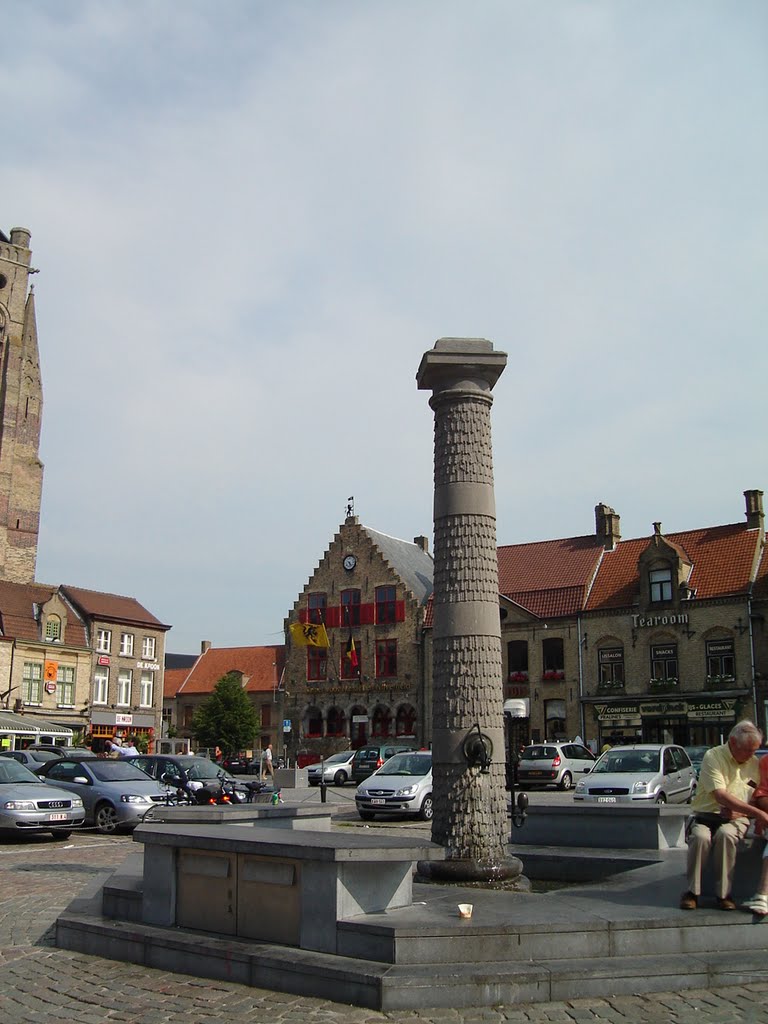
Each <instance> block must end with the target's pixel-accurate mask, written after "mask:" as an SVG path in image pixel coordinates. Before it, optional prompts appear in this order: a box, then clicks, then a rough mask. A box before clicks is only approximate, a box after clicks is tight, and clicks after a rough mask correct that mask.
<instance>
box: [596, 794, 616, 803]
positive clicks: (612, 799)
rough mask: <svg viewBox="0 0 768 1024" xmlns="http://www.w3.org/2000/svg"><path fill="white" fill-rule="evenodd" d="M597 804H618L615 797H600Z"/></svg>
mask: <svg viewBox="0 0 768 1024" xmlns="http://www.w3.org/2000/svg"><path fill="white" fill-rule="evenodd" d="M597 802H598V803H599V804H615V803H616V797H615V796H599V797H598V798H597Z"/></svg>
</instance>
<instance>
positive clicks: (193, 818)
mask: <svg viewBox="0 0 768 1024" xmlns="http://www.w3.org/2000/svg"><path fill="white" fill-rule="evenodd" d="M152 822H160V823H166V824H174V823H175V824H179V825H196V824H200V825H214V824H216V825H257V824H258V825H263V826H268V827H270V828H289V829H297V828H300V829H311V830H312V831H315V832H330V831H331V810H330V808H328V809H326V808H324V807H317V806H312V807H295V806H293V807H291V806H288V805H286V804H273V803H272V796H271V794H270V793H260V794H258V795H257V797H256V799H255V800H254V802H253V803H250V804H230V805H227V804H181V805H179V806H176V807H165V806H163V805H159V806H158V807H156V808H155V809H154V815H153V818H152Z"/></svg>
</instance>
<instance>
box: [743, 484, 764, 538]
mask: <svg viewBox="0 0 768 1024" xmlns="http://www.w3.org/2000/svg"><path fill="white" fill-rule="evenodd" d="M744 500H745V501H746V503H747V511H746V513H745V514H746V517H747V529H748V530H762V529H763V520H764V519H765V513H764V512H763V492H762V491H744Z"/></svg>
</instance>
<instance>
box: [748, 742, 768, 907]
mask: <svg viewBox="0 0 768 1024" xmlns="http://www.w3.org/2000/svg"><path fill="white" fill-rule="evenodd" d="M752 803H753V804H754V805H755V806H756V807H759V808H760V809H761V810H763V811H768V755H765V756H763V757H761V758H760V784H759V785H758V787H757V789H756V790H755V792H754V794H753V796H752ZM756 831H757V832H759V833H762V834H763V835H764V838H765V839H766V840H768V836H765V833H764V830H763V829H761V828H760V826H759V825H758V827H757V829H756ZM743 906H744V909H745V910H751V911H752V913H753V914H757V915H758V916H759V917H765V915H766V914H768V841H766V844H765V846H764V847H763V867H762V870H761V872H760V882H759V884H758V887H757V892H756V893H755V895H754V896H753V897H752V899H751V900H747V902H746V903H744V905H743Z"/></svg>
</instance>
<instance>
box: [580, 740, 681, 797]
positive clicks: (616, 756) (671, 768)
mask: <svg viewBox="0 0 768 1024" xmlns="http://www.w3.org/2000/svg"><path fill="white" fill-rule="evenodd" d="M695 792H696V769H695V768H694V767H693V765H692V764H691V760H690V758H689V757H688V755H687V754H686V752H685V750H683V748H682V747H678V746H676V745H674V744H669V743H636V744H633V745H632V746H629V747H611V749H610V750H606V752H605V753H604V754H603V755H602V756H601V757H600V758H599V760H598V761H597V763H596V764H595V766H594V768H593V769H592V770H591V771H590V772H589V774H588V775H587V776H585V778H583V779H580V780H579V781H578V782H577V783H576V789H575V790H574V792H573V799H574V800H576V801H585V802H590V803H598V804H617V803H622V804H626V803H646V804H647V803H657V804H665V803H671V804H684V803H689V802H690V800H691V797H692V796H693V794H694V793H695Z"/></svg>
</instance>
